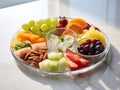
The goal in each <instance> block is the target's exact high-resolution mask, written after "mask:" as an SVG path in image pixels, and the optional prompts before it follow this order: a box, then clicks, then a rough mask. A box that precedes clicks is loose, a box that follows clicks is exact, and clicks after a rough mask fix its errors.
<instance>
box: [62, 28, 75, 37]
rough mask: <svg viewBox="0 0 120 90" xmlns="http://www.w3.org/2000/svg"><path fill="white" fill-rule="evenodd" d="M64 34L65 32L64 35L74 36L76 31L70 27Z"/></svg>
mask: <svg viewBox="0 0 120 90" xmlns="http://www.w3.org/2000/svg"><path fill="white" fill-rule="evenodd" d="M63 34H64V35H71V36H73V34H74V33H73V32H72V31H71V30H69V29H68V30H65V31H64V32H63Z"/></svg>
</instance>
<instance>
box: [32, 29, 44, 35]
mask: <svg viewBox="0 0 120 90" xmlns="http://www.w3.org/2000/svg"><path fill="white" fill-rule="evenodd" d="M34 34H36V35H39V36H41V37H43V33H42V32H41V31H40V30H39V31H37V32H35V33H34Z"/></svg>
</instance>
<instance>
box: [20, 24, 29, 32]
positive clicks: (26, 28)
mask: <svg viewBox="0 0 120 90" xmlns="http://www.w3.org/2000/svg"><path fill="white" fill-rule="evenodd" d="M22 28H23V30H25V31H29V30H30V26H29V25H28V24H26V23H25V24H22Z"/></svg>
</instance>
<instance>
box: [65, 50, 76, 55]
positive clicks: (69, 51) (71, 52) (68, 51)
mask: <svg viewBox="0 0 120 90" xmlns="http://www.w3.org/2000/svg"><path fill="white" fill-rule="evenodd" d="M66 53H69V54H76V53H75V52H73V51H71V50H70V49H66Z"/></svg>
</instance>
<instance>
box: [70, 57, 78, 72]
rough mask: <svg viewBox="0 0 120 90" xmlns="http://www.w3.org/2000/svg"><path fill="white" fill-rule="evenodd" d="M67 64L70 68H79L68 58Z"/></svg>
mask: <svg viewBox="0 0 120 90" xmlns="http://www.w3.org/2000/svg"><path fill="white" fill-rule="evenodd" d="M68 64H69V67H70V70H77V69H80V66H79V65H78V64H76V63H74V62H72V61H71V60H69V59H68Z"/></svg>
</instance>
